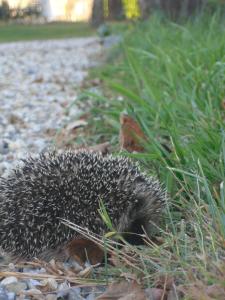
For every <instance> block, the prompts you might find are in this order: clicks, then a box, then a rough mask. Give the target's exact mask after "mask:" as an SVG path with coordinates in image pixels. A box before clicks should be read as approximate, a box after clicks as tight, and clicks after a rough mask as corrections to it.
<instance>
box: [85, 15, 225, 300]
mask: <svg viewBox="0 0 225 300" xmlns="http://www.w3.org/2000/svg"><path fill="white" fill-rule="evenodd" d="M133 27H134V28H133V29H131V28H129V30H128V31H127V33H126V34H125V40H124V43H123V45H122V46H121V47H120V48H119V49H118V48H117V49H115V50H114V51H115V52H114V54H115V55H111V59H112V57H113V60H112V61H109V62H108V63H107V64H106V65H105V66H104V67H102V68H101V69H98V70H97V71H95V73H94V75H93V76H98V77H100V78H101V79H102V80H103V85H102V88H103V95H102V92H101V93H98V94H96V93H93V92H91V93H90V92H86V93H83V94H82V95H81V96H82V97H81V98H82V102H81V106H82V104H83V106H85V105H87V103H88V104H89V105H90V107H91V108H90V110H91V112H92V114H93V118H92V120H89V122H90V128H91V129H90V130H91V132H90V135H91V140H92V141H95V142H97V141H99V140H100V141H102V140H104V139H105V140H110V141H111V142H112V144H113V145H114V146H115V148H116V149H119V147H118V140H119V139H118V135H119V128H120V124H119V116H120V114H121V112H123V111H126V112H127V113H128V114H129V115H130V116H132V117H133V118H134V119H136V120H137V121H138V123H139V124H140V125H141V127H142V129H143V131H144V133H145V135H146V137H147V142H145V143H144V145H145V152H144V153H133V154H130V153H125V154H124V155H128V156H131V157H133V158H134V159H137V160H139V161H140V163H141V165H142V167H143V168H144V169H145V170H146V171H147V172H148V173H149V174H154V175H156V176H158V177H159V179H160V180H161V181H162V182H163V183H164V185H165V187H166V188H167V190H168V192H169V194H170V197H171V204H170V206H169V207H168V208H167V212H166V214H165V224H164V229H162V230H161V232H160V236H161V238H162V240H163V242H162V244H161V245H156V244H152V245H151V246H150V247H148V248H147V250H146V249H145V250H143V251H142V252H140V251H139V252H138V253H139V256H140V261H139V263H140V265H142V270H143V273H144V275H143V274H142V279H143V278H144V282H145V283H146V284H147V283H149V284H150V285H154V280H155V278H156V277H157V276H158V275H159V274H163V275H166V276H172V277H174V278H175V283H176V285H177V286H179V285H181V284H185V285H188V284H190V283H194V282H199V281H200V282H201V284H202V285H203V286H204V287H206V286H208V285H211V284H213V283H216V284H219V285H221V286H223V287H224V281H223V278H224V276H225V264H224V255H225V251H224V248H225V247H224V246H225V188H224V181H225V125H224V122H225V110H224V107H222V105H221V103H222V101H223V99H224V98H225V30H224V28H225V20H224V18H221V17H220V16H219V15H217V14H214V15H211V16H201V17H196V18H195V19H192V20H189V21H186V22H185V23H183V24H182V25H181V24H175V23H172V22H170V21H169V20H167V19H164V18H162V17H159V16H152V17H151V19H150V20H149V21H147V22H145V23H141V24H137V25H136V26H133ZM118 97H120V100H118ZM121 97H122V101H121ZM165 145H166V147H165ZM133 271H134V272H135V269H133ZM148 280H149V281H148ZM199 290H201V288H200V285H199ZM203 290H204V288H203ZM202 293H204V292H203V291H202ZM202 295H203V294H202ZM204 297H206V296H205V295H203V296H202V298H201V299H205V298H204ZM215 298H216V299H220V298H217V297H215ZM186 299H200V298H199V297H197V298H186ZM212 299H213V298H212Z"/></svg>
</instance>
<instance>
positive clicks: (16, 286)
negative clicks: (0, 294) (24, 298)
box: [5, 281, 27, 294]
mask: <svg viewBox="0 0 225 300" xmlns="http://www.w3.org/2000/svg"><path fill="white" fill-rule="evenodd" d="M5 287H6V289H7V290H8V291H9V292H13V293H15V294H19V293H20V292H21V291H23V290H26V289H27V284H26V283H25V282H22V281H21V282H20V281H19V282H14V283H10V284H7V285H6V286H5Z"/></svg>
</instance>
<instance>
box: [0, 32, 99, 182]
mask: <svg viewBox="0 0 225 300" xmlns="http://www.w3.org/2000/svg"><path fill="white" fill-rule="evenodd" d="M99 52H100V45H99V42H98V40H97V39H96V38H79V39H67V40H52V41H33V42H18V43H7V44H0V176H1V175H3V176H4V175H5V173H6V170H8V169H9V168H10V167H11V166H13V165H14V164H15V163H16V162H17V160H18V159H19V158H21V157H24V156H26V155H27V154H28V153H38V152H40V151H42V150H44V149H45V148H46V147H48V146H49V145H50V144H51V138H50V137H49V136H48V135H46V134H45V133H46V131H49V130H50V131H51V130H57V129H59V128H61V127H62V126H63V125H64V124H65V123H66V122H67V121H69V119H70V118H71V117H72V114H76V113H77V111H76V110H72V111H70V115H69V116H66V115H65V113H64V112H65V106H66V105H68V104H69V103H70V102H71V101H74V100H75V99H76V95H77V88H78V87H79V86H80V84H81V82H82V81H83V80H84V78H85V76H86V75H87V70H88V68H90V67H92V66H94V65H95V64H96V62H95V59H94V56H95V55H96V54H97V53H99Z"/></svg>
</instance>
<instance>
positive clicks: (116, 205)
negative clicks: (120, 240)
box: [0, 151, 167, 259]
mask: <svg viewBox="0 0 225 300" xmlns="http://www.w3.org/2000/svg"><path fill="white" fill-rule="evenodd" d="M166 200H167V195H166V192H165V190H164V189H163V188H162V187H161V184H160V183H159V182H158V180H156V179H154V178H153V177H148V176H147V175H146V174H145V173H143V172H141V170H140V167H139V165H138V163H134V162H132V161H131V160H130V159H128V158H126V157H123V156H119V157H116V156H112V155H108V156H102V155H101V154H100V153H93V152H87V151H77V152H72V151H64V152H61V153H59V152H56V151H48V152H47V153H41V154H39V155H37V156H33V157H32V156H30V157H28V158H26V159H23V160H22V165H19V166H17V167H16V168H15V169H13V170H12V171H11V172H10V173H9V174H8V175H7V176H6V177H4V178H3V177H0V247H1V249H2V250H3V251H4V252H5V253H10V254H12V255H15V256H17V257H21V258H27V259H31V258H34V257H43V255H44V253H47V252H48V253H49V251H50V252H51V251H52V252H54V251H55V250H56V249H58V248H60V247H62V245H66V243H68V242H69V241H71V240H72V239H74V238H76V237H77V233H76V232H75V231H74V230H73V229H71V228H69V227H68V226H66V225H65V224H63V222H62V220H68V221H70V222H72V223H74V224H77V225H79V226H81V227H83V228H87V229H88V230H90V231H91V232H93V233H96V234H101V235H102V234H104V233H105V232H107V230H108V229H107V227H106V224H105V223H104V222H103V220H102V218H101V215H100V213H99V203H100V201H102V203H104V207H105V209H106V211H107V213H108V215H109V217H110V219H111V221H112V224H113V226H114V228H115V229H116V230H117V231H118V232H120V233H121V234H122V235H123V233H124V236H126V233H129V232H134V233H137V234H140V233H143V230H144V232H145V233H147V234H148V235H151V233H152V228H153V227H154V226H153V225H152V223H158V220H159V219H160V216H161V211H162V209H163V207H164V206H165V203H166ZM125 238H126V237H125ZM127 240H128V241H129V235H127ZM134 243H136V242H134Z"/></svg>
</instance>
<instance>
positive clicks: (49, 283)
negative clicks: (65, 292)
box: [40, 278, 58, 291]
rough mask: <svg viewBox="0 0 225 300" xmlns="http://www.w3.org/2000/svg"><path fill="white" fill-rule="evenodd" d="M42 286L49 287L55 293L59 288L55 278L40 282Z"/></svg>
mask: <svg viewBox="0 0 225 300" xmlns="http://www.w3.org/2000/svg"><path fill="white" fill-rule="evenodd" d="M40 285H41V286H48V288H49V289H50V290H51V291H54V290H56V289H57V288H58V283H57V282H56V280H55V279H54V278H47V279H45V280H42V281H40Z"/></svg>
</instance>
